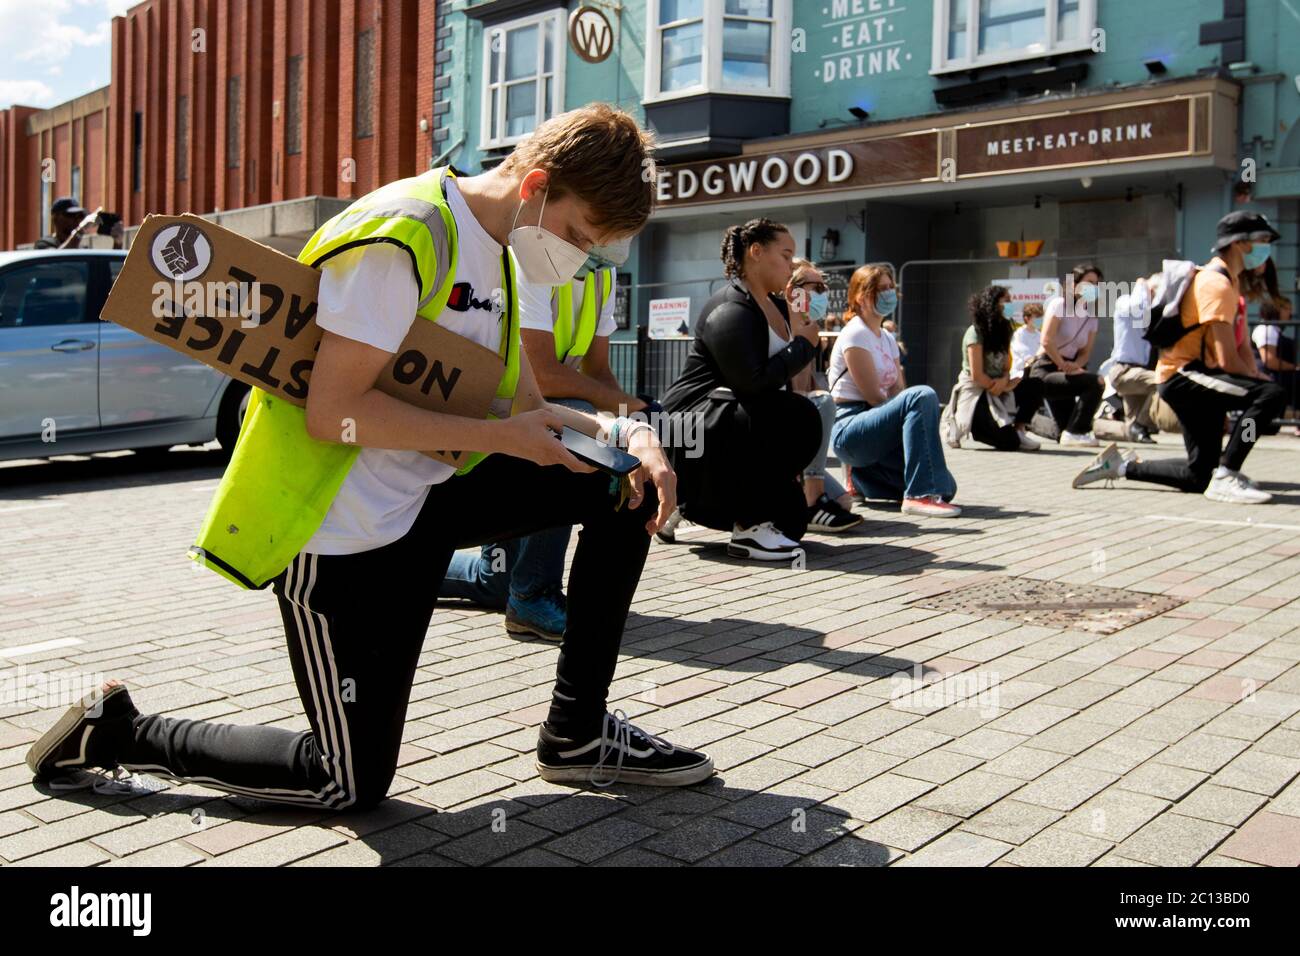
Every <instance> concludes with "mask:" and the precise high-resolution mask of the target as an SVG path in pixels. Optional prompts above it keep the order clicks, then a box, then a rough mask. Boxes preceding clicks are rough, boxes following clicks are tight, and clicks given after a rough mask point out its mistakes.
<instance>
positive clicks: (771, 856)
mask: <svg viewBox="0 0 1300 956" xmlns="http://www.w3.org/2000/svg"><path fill="white" fill-rule="evenodd" d="M435 759H436V758H435ZM743 772H744V767H743V766H742V767H740V768H737V769H736V770H734V771H720V772H719V773H718V774H717V775H715V776H714V777H713V778H712V779H710V780H708V781H706V782H705V783H702V784H698V785H696V786H693V787H689V788H683V789H667V788H664V789H660V788H656V787H644V786H633V785H626V786H620V785H618V784H614V785H612V786H610V787H607V788H604V789H601V790H597V789H596V788H594V787H590V786H582V787H574V788H573V789H572V791H571V792H556V791H555V788H554V787H552V786H551V785H549V784H545V783H542V782H541V781H540V780H539V781H537V784H538V786H537V788H536V792H535V793H528V792H527V791H528V790H529V789H530V788H529V785H528V784H529V782H528V781H525V782H524V783H523V784H521V785H519V787H517V788H516V789H517V790H522V791H523V792H520V793H518V795H517V796H516V797H514V798H509V797H504V796H497V797H487V798H484V799H483V800H481V801H480V802H477V803H475V804H474V805H473V806H471V807H467V808H464V809H460V810H444V809H440V808H438V807H437V806H435V805H431V803H432V802H433V801H434V800H436V799H437V798H436V796H435V795H434V794H432V793H429V792H428V791H427V790H426V791H421V790H416V791H409V792H408V793H407V794H403V795H397V796H393V797H391V798H389V799H388V800H385V801H384V802H383V803H381V804H379V805H378V806H376V807H374V808H372V809H369V810H363V811H359V812H356V813H342V814H340V813H336V812H331V811H327V810H313V809H296V808H291V807H283V806H279V805H276V804H271V803H266V802H263V801H259V800H256V799H253V798H250V797H243V796H219V795H213V794H206V793H177V792H172V791H169V790H161V791H158V792H153V793H142V792H136V793H135V794H122V795H117V796H114V797H107V796H103V795H98V794H93V793H91V792H90V791H74V792H66V793H60V794H58V796H59V797H60V798H61V799H63V800H65V801H68V802H71V803H76V804H80V805H82V806H86V807H89V808H93V809H95V810H98V811H100V812H106V813H111V814H114V815H116V816H120V817H122V818H124V819H123V820H122V826H121V827H120V828H118V829H115V830H113V831H112V834H111V835H112V837H113V838H115V841H126V843H127V844H129V843H130V840H131V836H132V834H131V829H132V828H133V827H134V826H141V827H145V828H149V830H148V832H144V833H142V834H141V836H140V840H141V841H142V842H143V844H144V845H143V846H140V847H138V849H145V848H148V847H149V846H159V847H161V846H164V845H166V844H169V843H170V844H171V845H175V846H182V847H183V846H185V844H184V843H181V842H180V841H182V840H185V841H191V842H192V844H193V845H194V846H198V847H205V846H208V847H210V848H211V849H213V850H214V851H217V852H222V854H223V855H225V854H227V853H232V854H238V853H239V851H240V849H242V848H244V847H248V848H249V849H250V852H253V853H256V852H257V851H256V845H257V842H258V841H260V840H261V839H265V838H267V837H273V836H279V835H282V834H284V833H285V832H286V828H290V827H291V828H293V829H294V830H295V831H303V830H307V829H308V828H310V829H312V830H316V831H319V832H320V833H322V834H323V835H325V836H324V839H321V840H316V839H310V840H307V841H305V842H307V843H317V844H321V845H322V846H323V845H325V844H328V842H329V840H328V835H327V834H328V833H329V831H333V832H334V833H336V834H337V835H338V837H339V847H337V848H328V847H327V848H326V849H325V853H326V855H325V856H324V857H322V858H319V859H313V858H307V859H304V860H301V861H299V865H305V866H314V865H340V864H342V865H359V866H388V865H399V866H485V865H507V866H511V865H513V866H577V865H583V864H592V863H598V862H602V861H604V862H608V863H610V864H614V865H628V866H642V865H651V866H656V865H658V866H664V865H667V866H674V865H690V864H695V863H699V862H700V861H706V862H704V865H733V866H735V865H740V866H786V865H789V864H791V863H795V862H798V861H799V860H800V859H801V858H805V857H807V856H809V855H810V854H813V853H818V852H819V851H825V852H824V853H823V855H822V856H821V857H819V858H818V859H817V860H816V861H815V862H816V863H817V864H819V865H828V866H830V865H834V866H885V865H886V864H888V862H889V860H890V858H891V856H896V855H897V853H896V851H891V850H889V849H888V848H887V847H885V846H883V845H881V844H879V843H874V842H872V841H870V840H865V839H862V838H860V837H855V836H853V834H852V831H853V829H855V827H854V826H853V825H852V824H851V823H850V817H851V814H852V807H853V803H854V800H853V796H852V794H851V793H849V794H844V795H841V796H839V797H835V798H831V799H829V800H827V801H825V802H818V801H817V800H815V799H813V798H810V797H801V796H796V795H794V794H779V793H772V792H766V791H756V790H753V789H751V788H750V787H749V786H745V785H742V784H740V783H730V782H728V779H729V778H731V779H732V780H736V781H739V780H740V779H741V777H742V775H743ZM508 779H509V778H505V777H503V778H502V780H503V781H507V780H508ZM404 785H407V784H405V783H404ZM776 786H779V784H777V785H776ZM38 789H40V790H41V792H44V793H48V792H49V791H48V790H47V789H46V788H44V787H40V788H38ZM429 789H432V788H429ZM422 793H423V794H425V795H426V796H427V797H429V798H432V799H431V801H430V803H425V802H416V800H414V799H409V797H415V798H416V799H423V798H422V797H421V794H422ZM128 817H129V818H134V819H131V820H128V819H126V818H128ZM163 817H174V818H176V821H177V826H176V827H172V828H167V831H168V832H170V834H171V836H170V839H169V840H166V839H164V840H160V839H157V837H155V836H153V834H154V833H157V832H159V831H160V830H162V828H160V827H159V826H158V821H159V820H160V818H163ZM186 819H188V826H187V825H186V824H185V822H184V821H185V820H186ZM236 823H237V824H238V828H237V829H238V832H232V833H231V834H230V835H229V836H228V837H225V835H223V834H222V832H221V830H222V827H224V826H226V825H230V824H236ZM260 827H265V828H266V830H267V832H266V833H265V835H264V836H263V835H259V834H258V833H257V832H256V831H257V829H258V828H260ZM345 838H351V839H352V840H354V841H356V842H355V843H354V844H352V845H346V846H345V845H344V844H343V840H344V839H345ZM828 848H829V849H828ZM331 851H333V852H334V853H335V854H338V855H336V856H332V854H331ZM331 857H332V858H331ZM706 858H707V859H706ZM218 859H219V860H220V859H221V857H218ZM232 862H233V861H232ZM254 865H257V864H254Z"/></svg>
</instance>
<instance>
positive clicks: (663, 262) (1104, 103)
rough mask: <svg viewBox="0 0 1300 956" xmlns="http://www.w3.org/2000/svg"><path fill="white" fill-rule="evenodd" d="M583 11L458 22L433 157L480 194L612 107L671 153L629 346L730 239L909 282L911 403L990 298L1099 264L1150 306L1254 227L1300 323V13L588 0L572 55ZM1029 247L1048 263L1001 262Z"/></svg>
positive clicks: (494, 5) (633, 265)
mask: <svg viewBox="0 0 1300 956" xmlns="http://www.w3.org/2000/svg"><path fill="white" fill-rule="evenodd" d="M583 7H584V5H583V4H579V3H578V2H576V0H574V2H564V0H479V2H464V0H461V2H458V3H453V4H448V7H447V9H448V13H449V15H448V16H447V18H446V28H445V29H444V31H443V34H442V36H441V38H440V40H439V44H440V46H441V47H442V51H441V52H440V54H439V56H440V64H439V71H440V72H439V78H438V83H439V84H440V85H439V90H438V92H437V96H438V97H439V105H438V114H437V117H436V126H435V139H436V141H437V143H438V148H439V150H440V151H441V152H442V157H441V158H440V160H439V161H441V162H452V163H453V164H455V165H456V166H457V167H459V168H461V169H463V170H466V171H470V172H473V171H477V170H479V169H481V168H484V167H486V166H490V165H492V164H493V163H495V162H497V161H499V159H500V158H501V157H502V156H504V155H505V154H506V153H507V152H508V151H509V148H510V146H511V144H512V143H513V142H516V141H517V140H518V138H519V137H520V136H522V135H525V134H526V133H527V132H528V131H529V130H530V129H532V128H533V126H535V125H536V123H537V122H538V121H539V119H541V118H544V117H545V116H548V115H551V114H553V113H555V112H561V111H563V110H565V109H570V108H573V107H576V106H580V105H582V104H584V103H588V102H591V101H593V100H604V101H607V102H611V103H615V104H617V105H619V106H620V107H622V108H623V109H626V110H628V111H629V112H631V113H633V114H634V115H636V116H637V117H638V119H640V120H642V121H643V122H644V123H646V124H647V125H649V126H651V127H652V128H654V129H655V130H656V131H657V133H658V134H659V138H660V142H661V144H662V148H661V154H660V162H661V166H660V177H661V178H660V183H659V193H660V208H659V211H658V212H657V213H656V216H655V218H654V220H653V221H652V223H651V225H650V226H649V227H648V228H647V230H646V231H645V232H644V233H643V234H642V236H641V237H640V238H639V239H638V241H637V243H636V245H635V247H634V253H633V257H632V259H631V260H630V261H629V263H628V265H627V268H626V269H625V270H624V271H625V273H626V279H625V281H627V282H628V283H629V286H630V288H629V292H628V294H627V295H626V296H625V305H626V310H627V313H628V321H629V324H631V325H635V324H644V323H645V321H646V315H647V313H648V309H649V302H650V300H652V299H657V298H673V297H690V298H691V300H692V308H693V309H695V308H698V306H699V305H700V304H702V303H703V301H704V299H705V298H707V296H708V295H709V293H710V292H711V291H712V290H713V289H716V288H717V286H718V284H719V281H720V274H721V266H720V262H719V260H718V245H719V240H720V237H721V233H722V230H723V229H724V228H725V227H726V226H727V225H729V224H731V223H733V222H737V221H743V220H744V219H748V218H751V217H752V216H756V215H769V216H771V217H773V218H776V219H780V220H781V221H783V222H786V223H787V224H788V225H789V227H790V228H791V231H792V232H793V234H794V235H795V237H796V240H797V242H798V243H799V244H800V245H801V247H802V248H803V250H804V252H805V253H806V254H807V255H808V256H809V257H810V258H812V259H814V260H817V261H819V262H821V263H823V264H826V265H828V267H829V268H831V269H832V270H837V271H838V272H839V273H840V275H841V278H842V276H843V275H846V274H847V272H848V271H850V270H851V269H852V267H854V266H855V265H858V264H860V263H862V262H868V261H887V262H891V263H893V264H894V266H895V268H896V269H897V270H898V271H899V275H900V279H901V285H902V289H903V303H904V304H903V306H902V309H901V312H900V319H901V326H902V337H903V339H904V340H905V342H906V343H907V345H908V347H909V371H910V373H911V376H912V379H913V380H914V381H928V382H929V383H931V384H933V385H935V386H936V387H940V388H941V389H942V388H944V387H946V385H947V384H948V383H950V382H951V380H952V378H953V377H954V376H955V370H956V367H957V365H958V364H959V354H958V352H959V349H958V342H959V341H960V336H961V333H962V330H963V329H964V327H965V325H966V324H967V321H968V319H967V315H966V311H965V300H966V298H967V297H968V296H969V294H970V293H971V292H973V291H975V289H977V288H979V287H980V286H982V285H985V284H987V283H988V282H990V281H994V280H997V279H1004V278H1020V279H1031V278H1043V277H1051V276H1058V275H1060V274H1063V273H1064V272H1066V271H1068V270H1069V268H1070V267H1071V266H1072V265H1073V264H1074V263H1075V262H1077V261H1082V260H1091V261H1095V262H1097V263H1098V264H1099V265H1100V266H1101V267H1102V268H1103V269H1104V270H1105V272H1106V275H1107V278H1108V279H1112V280H1131V279H1132V278H1134V277H1135V276H1137V275H1139V274H1143V273H1146V272H1150V271H1153V270H1154V269H1155V268H1157V267H1158V266H1159V262H1160V259H1161V258H1165V257H1180V258H1193V259H1204V258H1205V257H1206V255H1207V253H1208V250H1209V246H1210V243H1211V240H1212V238H1213V227H1214V223H1215V221H1216V220H1217V219H1218V218H1219V217H1220V216H1221V215H1223V214H1224V213H1225V212H1227V211H1229V210H1230V209H1233V208H1243V207H1251V208H1258V209H1260V210H1261V211H1263V212H1265V213H1266V214H1268V215H1269V216H1270V218H1271V219H1273V221H1274V222H1275V223H1276V224H1277V225H1278V226H1279V228H1280V230H1281V231H1282V233H1283V240H1282V242H1281V243H1280V244H1279V248H1278V251H1277V261H1278V265H1279V267H1280V278H1281V282H1282V287H1283V291H1284V292H1287V293H1289V294H1291V295H1292V296H1293V298H1294V297H1295V290H1296V278H1297V228H1298V226H1300V222H1298V220H1300V205H1298V203H1300V130H1297V125H1298V124H1300V47H1298V45H1297V42H1296V41H1297V40H1298V39H1300V7H1298V6H1297V5H1295V4H1289V3H1282V2H1276V0H623V2H621V3H618V2H608V3H607V2H597V0H589V2H588V3H587V4H585V12H583V13H581V15H580V16H579V18H578V21H577V24H576V28H575V30H574V31H573V34H574V35H573V36H571V35H570V34H571V31H570V18H571V16H573V15H574V14H575V12H577V11H579V9H580V8H583ZM606 30H607V31H608V32H607V33H606V32H605V31H606ZM583 45H586V46H587V51H586V52H588V53H594V54H596V57H595V58H598V57H599V54H601V53H603V52H605V50H606V49H607V50H608V56H607V57H606V58H604V59H603V60H602V61H601V62H588V59H587V58H584V56H583V55H581V53H580V51H579V49H578V47H580V46H583ZM1033 240H1040V241H1041V243H1042V245H1041V251H1040V252H1039V255H1038V256H1037V257H1036V258H1033V259H1030V260H1027V261H1023V260H1017V259H1014V258H1005V259H1000V258H999V247H998V244H999V243H1007V242H1020V241H1033ZM1004 248H1005V247H1004ZM631 334H633V333H632V331H631V330H630V329H629V330H628V331H627V332H623V333H620V335H631ZM1108 335H1109V330H1104V332H1103V339H1104V340H1103V341H1102V342H1101V343H1099V347H1098V349H1097V351H1098V352H1101V353H1102V354H1103V355H1104V354H1105V349H1107V348H1108V346H1109V342H1108Z"/></svg>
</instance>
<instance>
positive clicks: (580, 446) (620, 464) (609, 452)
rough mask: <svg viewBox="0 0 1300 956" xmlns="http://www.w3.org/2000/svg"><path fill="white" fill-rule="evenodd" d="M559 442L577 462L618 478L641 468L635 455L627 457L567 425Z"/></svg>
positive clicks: (620, 450)
mask: <svg viewBox="0 0 1300 956" xmlns="http://www.w3.org/2000/svg"><path fill="white" fill-rule="evenodd" d="M560 441H562V442H563V443H564V447H565V448H567V449H568V450H569V453H570V454H571V455H573V457H574V458H576V459H578V461H580V462H582V463H583V464H586V465H591V467H593V468H598V469H600V470H601V471H604V472H608V473H609V474H611V475H618V476H619V477H620V478H621V477H622V476H623V475H630V474H631V473H632V472H634V471H636V470H637V469H638V468H640V467H641V459H639V458H637V457H636V456H635V455H629V454H628V453H627V452H625V451H623V450H622V449H621V448H615V447H614V446H612V445H606V444H604V443H603V442H598V441H596V439H594V438H592V437H591V436H590V435H584V434H583V433H582V432H580V431H578V430H577V429H576V428H570V427H569V426H567V425H566V426H565V427H564V433H563V434H562V435H561V436H560Z"/></svg>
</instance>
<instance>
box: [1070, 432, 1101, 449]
mask: <svg viewBox="0 0 1300 956" xmlns="http://www.w3.org/2000/svg"><path fill="white" fill-rule="evenodd" d="M1061 444H1062V445H1073V446H1075V447H1076V448H1097V447H1099V446H1100V445H1101V442H1099V441H1097V436H1096V435H1094V434H1093V433H1092V432H1084V433H1083V434H1082V435H1080V434H1079V433H1077V432H1069V431H1062V432H1061Z"/></svg>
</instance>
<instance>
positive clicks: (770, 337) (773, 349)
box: [767, 322, 790, 358]
mask: <svg viewBox="0 0 1300 956" xmlns="http://www.w3.org/2000/svg"><path fill="white" fill-rule="evenodd" d="M789 344H790V340H789V339H783V338H781V336H779V335H777V333H776V329H774V328H772V323H771V322H769V323H767V357H768V358H771V357H772V356H773V355H775V354H776V353H777V352H779V351H781V350H782V349H783V348H785V347H786V346H787V345H789Z"/></svg>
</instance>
